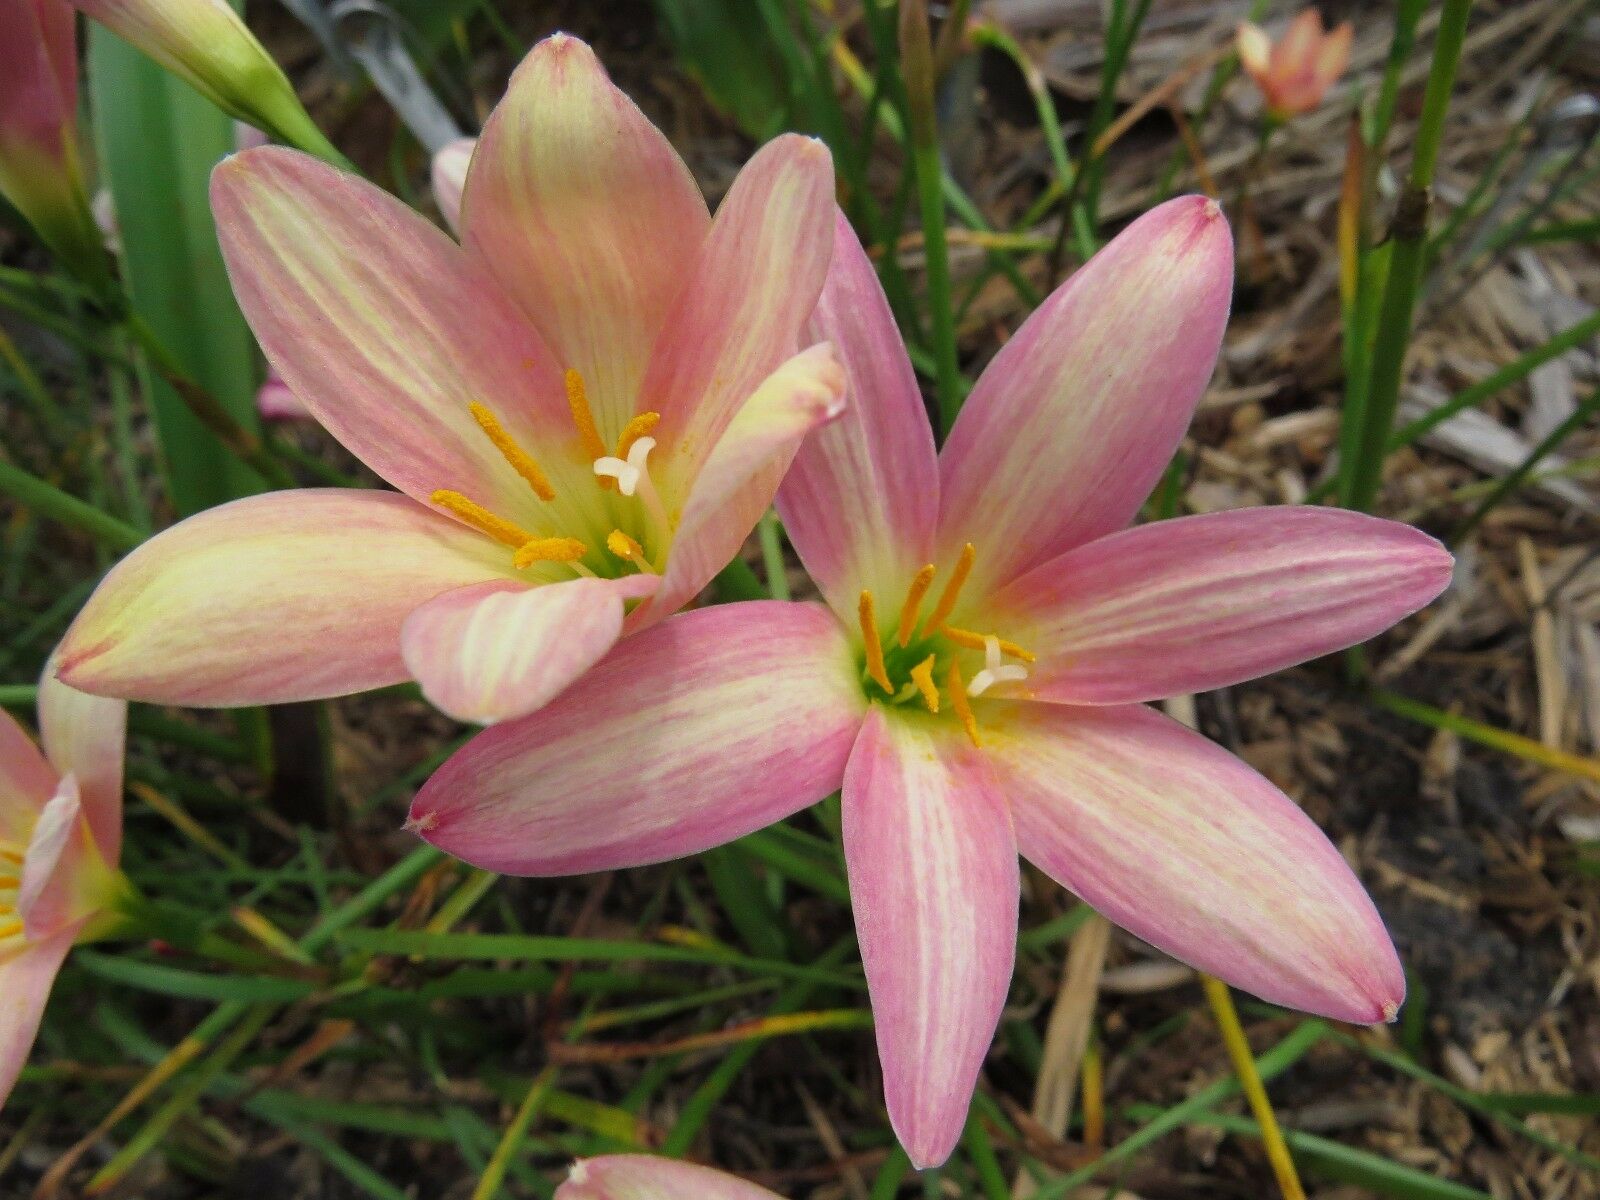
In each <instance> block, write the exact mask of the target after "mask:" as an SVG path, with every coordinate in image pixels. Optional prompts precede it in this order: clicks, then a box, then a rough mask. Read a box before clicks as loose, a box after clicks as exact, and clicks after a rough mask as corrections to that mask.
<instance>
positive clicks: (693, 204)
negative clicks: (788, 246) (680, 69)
mask: <svg viewBox="0 0 1600 1200" xmlns="http://www.w3.org/2000/svg"><path fill="white" fill-rule="evenodd" d="M462 222H463V241H464V242H465V244H466V246H467V248H468V250H469V251H470V252H471V253H472V254H473V255H474V256H475V257H476V258H478V259H479V261H481V262H482V263H483V264H484V265H485V267H487V269H488V270H490V271H491V272H493V273H494V274H495V276H496V277H497V278H498V279H499V280H500V282H501V284H502V285H503V286H504V287H505V289H506V291H507V292H508V293H509V294H510V295H512V296H513V297H515V298H516V300H517V302H518V303H519V304H520V305H521V308H522V311H523V313H524V314H525V315H526V317H527V318H528V320H530V321H532V322H533V323H534V325H535V326H536V327H537V328H538V329H539V331H540V332H541V333H542V334H543V335H544V337H545V339H546V340H547V341H548V342H549V344H550V347H551V349H552V350H554V351H555V352H556V354H557V355H558V356H559V357H560V359H561V365H562V366H563V367H574V368H576V369H577V370H578V371H580V372H582V374H583V377H584V380H585V382H586V383H587V385H588V394H589V399H590V403H591V405H592V406H593V407H594V410H595V419H596V422H597V423H598V425H599V427H600V431H601V434H602V436H603V437H604V438H605V440H606V442H607V444H610V442H611V441H612V440H613V439H615V438H616V437H617V435H618V434H619V433H621V431H622V427H623V425H624V424H626V423H627V421H628V419H629V418H630V417H632V416H633V414H634V411H635V408H636V402H637V400H638V394H639V381H640V379H641V378H642V377H643V375H644V371H645V367H646V365H647V363H648V362H649V358H650V348H651V346H652V345H653V344H654V343H655V339H656V336H657V334H658V332H659V331H660V330H661V328H662V326H663V325H664V324H665V323H666V322H667V318H668V315H669V314H670V313H671V312H672V310H673V302H674V299H675V297H676V296H677V295H678V293H679V291H680V289H681V288H682V287H683V284H684V281H685V280H686V279H687V278H689V276H690V272H691V270H692V268H693V265H694V261H695V257H696V255H697V254H698V252H699V250H700V246H701V243H702V242H704V240H705V237H706V232H707V229H708V228H709V226H710V218H709V216H708V215H707V212H706V203H705V199H704V197H702V196H701V194H700V189H699V188H698V187H697V186H696V185H695V182H694V177H693V176H692V175H690V173H689V169H688V168H687V167H686V166H684V165H683V160H682V159H680V158H679V157H678V155H677V153H676V152H675V151H674V150H673V149H672V146H671V145H670V144H669V143H668V141H667V139H666V137H665V136H664V135H663V134H662V132H661V131H660V130H659V129H657V128H656V127H655V126H654V125H652V124H651V123H650V121H649V119H648V118H647V117H645V115H644V114H643V113H641V112H640V111H639V109H638V108H637V107H636V106H635V105H634V103H633V101H632V100H630V99H628V97H627V96H625V95H623V93H622V92H620V91H619V90H617V88H616V87H615V86H614V85H613V84H612V82H611V80H610V79H608V78H607V77H606V73H605V69H604V68H603V67H602V66H601V65H600V63H599V62H598V60H596V58H595V56H594V51H593V50H591V49H589V47H588V46H586V45H585V44H584V43H583V42H581V41H579V40H578V39H577V38H574V37H570V36H568V35H566V34H561V33H558V34H555V35H553V36H551V37H548V38H546V39H545V40H544V41H542V42H540V43H539V44H538V45H537V46H535V47H534V48H533V51H532V52H531V53H530V54H529V55H528V56H527V58H525V59H523V61H522V65H521V66H519V67H518V68H517V69H516V71H515V73H513V74H512V76H511V82H510V84H509V86H508V87H507V89H506V94H505V96H504V98H503V99H502V100H501V101H500V103H499V104H497V105H496V106H495V109H494V112H493V113H491V114H490V116H489V120H488V123H487V124H485V125H484V128H483V136H482V137H481V138H480V139H479V144H478V150H477V153H476V154H475V155H474V156H473V159H472V166H471V168H470V170H469V171H468V174H467V189H466V203H465V208H464V210H463V214H462ZM645 407H652V405H648V404H647V405H645Z"/></svg>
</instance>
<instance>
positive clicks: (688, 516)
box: [629, 344, 846, 632]
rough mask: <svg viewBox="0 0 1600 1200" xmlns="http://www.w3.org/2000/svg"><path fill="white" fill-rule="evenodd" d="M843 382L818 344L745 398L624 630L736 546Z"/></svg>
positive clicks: (683, 598) (696, 587)
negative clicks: (653, 584) (654, 585)
mask: <svg viewBox="0 0 1600 1200" xmlns="http://www.w3.org/2000/svg"><path fill="white" fill-rule="evenodd" d="M844 386H845V379H844V372H843V371H841V370H840V369H839V364H838V362H837V360H836V359H835V358H834V355H833V349H832V347H831V346H828V345H826V344H823V345H818V346H812V347H811V348H810V349H809V350H803V351H801V352H800V353H799V354H797V355H795V356H794V357H793V358H791V359H789V360H788V361H787V362H785V363H784V364H783V365H782V366H780V367H779V368H778V369H777V370H776V371H774V372H773V373H772V374H771V375H769V376H768V377H767V378H766V380H765V381H764V382H763V383H762V384H761V386H760V387H758V388H757V389H756V391H755V395H753V396H751V397H750V399H749V400H747V401H745V404H744V407H743V408H741V409H740V410H739V413H738V415H737V416H736V417H734V419H733V422H732V423H731V424H730V425H729V426H728V428H727V429H726V430H725V431H724V432H723V434H722V437H721V438H720V439H718V441H717V445H716V448H715V449H714V450H713V451H712V452H711V457H710V458H708V459H707V460H706V463H705V466H704V467H702V468H701V470H700V473H699V475H697V476H696V477H695V480H694V483H693V485H692V487H691V490H690V492H689V501H688V504H687V505H685V507H684V510H683V516H682V517H681V518H680V520H679V522H678V528H677V532H676V533H675V534H674V535H673V539H672V551H671V554H670V555H669V557H668V559H667V570H666V574H665V575H664V576H663V578H662V581H661V590H660V591H659V592H658V593H657V594H656V597H655V599H653V600H652V601H651V602H650V603H649V604H648V605H647V606H642V607H641V609H640V610H637V611H636V613H635V615H634V616H633V617H632V618H630V621H629V631H630V632H632V631H633V630H634V629H637V628H642V627H643V626H644V625H645V624H653V623H654V622H655V621H657V620H660V619H661V618H662V617H665V616H669V615H670V614H672V613H673V612H674V611H676V610H677V609H678V608H680V607H682V606H683V604H684V603H686V602H687V601H688V600H690V599H692V598H693V597H694V595H695V593H697V592H698V591H700V589H701V588H703V587H705V585H706V584H707V583H709V582H710V581H711V577H712V576H713V575H715V574H716V573H717V572H718V571H720V570H721V569H722V568H723V567H725V566H726V565H727V564H728V562H729V560H730V559H732V558H733V556H734V555H735V554H737V553H738V552H739V547H740V545H742V544H743V542H744V539H745V538H746V536H748V535H749V533H750V530H751V529H752V528H754V526H755V523H756V522H757V521H758V520H760V519H761V515H762V514H763V513H764V512H766V511H767V508H768V506H769V505H770V504H771V503H772V497H773V494H774V493H775V492H776V491H777V490H778V484H779V482H780V481H781V480H782V479H783V474H784V471H785V470H787V469H788V467H789V464H790V462H791V461H792V460H793V458H794V453H795V449H796V448H797V447H798V446H800V444H801V443H802V441H803V440H804V439H805V438H806V437H807V435H808V434H813V431H814V430H817V429H820V428H821V427H823V426H825V425H827V424H828V422H830V421H833V420H835V419H836V418H837V417H838V416H839V414H840V413H842V412H844V411H845V407H846V405H845V399H844ZM813 436H814V435H813Z"/></svg>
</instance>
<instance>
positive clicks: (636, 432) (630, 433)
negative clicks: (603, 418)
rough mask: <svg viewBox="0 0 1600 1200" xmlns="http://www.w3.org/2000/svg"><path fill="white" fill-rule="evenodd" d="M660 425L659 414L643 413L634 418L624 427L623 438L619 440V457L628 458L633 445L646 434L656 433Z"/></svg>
mask: <svg viewBox="0 0 1600 1200" xmlns="http://www.w3.org/2000/svg"><path fill="white" fill-rule="evenodd" d="M659 424H661V414H660V413H658V412H642V413H640V414H639V415H638V416H637V417H634V418H633V419H632V420H631V421H629V422H628V423H627V424H626V425H624V426H623V427H622V436H621V437H619V438H618V439H617V457H618V458H627V457H628V451H629V450H632V449H633V444H634V443H635V442H637V441H638V440H639V439H640V438H642V437H644V436H645V435H646V434H650V433H654V432H655V428H656V426H657V425H659Z"/></svg>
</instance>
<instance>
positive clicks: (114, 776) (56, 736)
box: [38, 656, 128, 863]
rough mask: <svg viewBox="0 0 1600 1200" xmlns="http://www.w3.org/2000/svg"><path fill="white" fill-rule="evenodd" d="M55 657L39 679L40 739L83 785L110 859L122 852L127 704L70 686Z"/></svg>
mask: <svg viewBox="0 0 1600 1200" xmlns="http://www.w3.org/2000/svg"><path fill="white" fill-rule="evenodd" d="M57 665H58V664H57V661H56V658H55V657H54V656H52V657H51V660H50V662H49V663H47V664H46V665H45V669H44V674H43V675H42V676H40V678H39V700H38V704H39V740H40V741H41V742H42V743H43V745H44V752H45V755H46V756H47V757H48V758H49V760H50V763H51V765H52V766H53V767H54V768H55V769H56V771H57V772H58V773H59V774H61V775H63V776H65V775H72V776H74V777H75V778H76V780H77V784H78V794H79V797H80V799H81V800H82V803H83V816H84V819H85V820H86V821H87V822H88V823H89V829H90V831H91V832H92V833H93V835H94V843H95V845H96V846H98V847H99V849H100V854H101V856H102V857H103V858H104V859H105V861H106V862H108V863H115V862H117V861H118V858H119V856H120V855H121V853H122V762H123V757H124V755H125V754H126V751H127V731H128V703H127V701H125V700H110V699H107V698H106V697H104V696H91V695H90V694H89V693H88V692H80V691H78V690H77V689H76V688H69V687H68V686H67V685H66V684H64V683H62V682H61V681H60V680H59V679H57V678H56V676H55V671H56V667H57Z"/></svg>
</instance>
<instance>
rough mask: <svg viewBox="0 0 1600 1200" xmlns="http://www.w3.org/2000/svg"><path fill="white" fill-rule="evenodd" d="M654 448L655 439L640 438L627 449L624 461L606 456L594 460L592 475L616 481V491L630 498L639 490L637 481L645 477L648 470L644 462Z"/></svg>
mask: <svg viewBox="0 0 1600 1200" xmlns="http://www.w3.org/2000/svg"><path fill="white" fill-rule="evenodd" d="M655 448H656V440H655V438H649V437H642V438H640V439H639V440H638V441H636V442H634V444H633V445H632V446H630V447H629V448H628V457H627V458H626V459H621V458H615V457H613V456H611V455H609V454H608V455H606V456H605V457H604V458H597V459H595V460H594V473H595V474H596V475H604V476H607V477H608V478H611V479H615V480H616V481H617V491H619V492H621V493H622V494H623V495H624V496H631V495H633V493H634V492H636V491H637V490H638V488H639V481H640V480H641V479H643V478H644V477H645V472H646V471H647V470H648V469H649V468H648V467H647V466H646V460H647V459H648V458H649V457H650V451H652V450H654V449H655Z"/></svg>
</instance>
